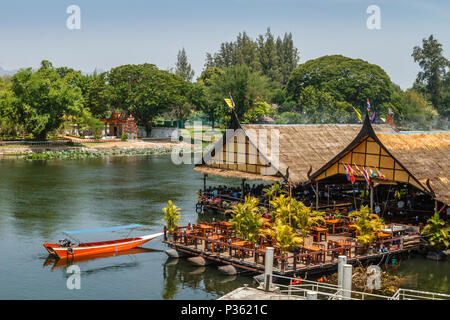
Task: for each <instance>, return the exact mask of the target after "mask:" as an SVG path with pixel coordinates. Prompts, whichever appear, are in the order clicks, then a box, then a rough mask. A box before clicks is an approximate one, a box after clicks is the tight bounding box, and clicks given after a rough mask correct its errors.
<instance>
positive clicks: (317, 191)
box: [316, 181, 319, 210]
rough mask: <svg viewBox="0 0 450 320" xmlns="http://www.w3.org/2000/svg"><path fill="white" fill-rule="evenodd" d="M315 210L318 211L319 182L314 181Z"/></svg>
mask: <svg viewBox="0 0 450 320" xmlns="http://www.w3.org/2000/svg"><path fill="white" fill-rule="evenodd" d="M316 210H319V181H316Z"/></svg>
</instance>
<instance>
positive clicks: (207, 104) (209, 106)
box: [197, 67, 224, 130]
mask: <svg viewBox="0 0 450 320" xmlns="http://www.w3.org/2000/svg"><path fill="white" fill-rule="evenodd" d="M223 73H224V71H223V70H222V69H220V68H215V67H210V68H207V69H205V70H203V72H202V74H201V75H200V77H199V78H198V79H197V84H198V86H199V87H200V89H199V90H202V91H203V100H202V101H201V102H202V103H201V102H200V103H199V104H198V105H199V106H200V108H201V109H202V110H203V112H204V113H205V114H206V115H207V117H208V119H209V121H211V127H212V129H213V130H214V128H215V122H216V119H217V118H219V116H220V114H219V110H220V108H219V107H218V106H217V101H215V100H214V94H213V93H212V92H211V85H212V81H213V79H214V78H215V77H218V76H220V75H222V74H223ZM220 104H222V102H220Z"/></svg>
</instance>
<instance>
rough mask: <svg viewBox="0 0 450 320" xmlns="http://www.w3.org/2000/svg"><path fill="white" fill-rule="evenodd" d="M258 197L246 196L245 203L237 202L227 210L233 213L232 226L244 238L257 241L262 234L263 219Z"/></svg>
mask: <svg viewBox="0 0 450 320" xmlns="http://www.w3.org/2000/svg"><path fill="white" fill-rule="evenodd" d="M258 203H259V201H258V199H257V198H255V197H252V196H246V197H245V200H244V203H237V204H235V205H233V206H232V208H231V209H229V210H227V211H226V212H227V213H231V215H232V218H231V224H232V225H231V228H232V229H233V230H234V231H235V232H236V234H237V235H239V236H240V237H242V238H243V239H244V240H247V241H251V242H253V243H256V242H257V241H258V239H259V236H260V235H261V232H262V231H261V228H262V225H263V221H262V219H261V215H260V213H259V209H258Z"/></svg>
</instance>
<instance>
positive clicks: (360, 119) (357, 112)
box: [352, 106, 362, 123]
mask: <svg viewBox="0 0 450 320" xmlns="http://www.w3.org/2000/svg"><path fill="white" fill-rule="evenodd" d="M352 108H353V110H355V112H356V115H357V116H358V119H359V121H360V122H361V123H362V118H361V113H359V111H358V110H356V108H355V107H353V106H352Z"/></svg>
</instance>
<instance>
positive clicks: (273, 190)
mask: <svg viewBox="0 0 450 320" xmlns="http://www.w3.org/2000/svg"><path fill="white" fill-rule="evenodd" d="M263 192H264V196H266V197H267V198H268V199H269V203H270V202H271V201H272V199H273V198H275V197H276V196H278V195H281V194H283V193H286V191H284V190H283V189H281V187H280V185H279V184H278V183H276V182H275V183H274V184H272V185H271V186H270V187H266V188H264V189H263Z"/></svg>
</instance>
